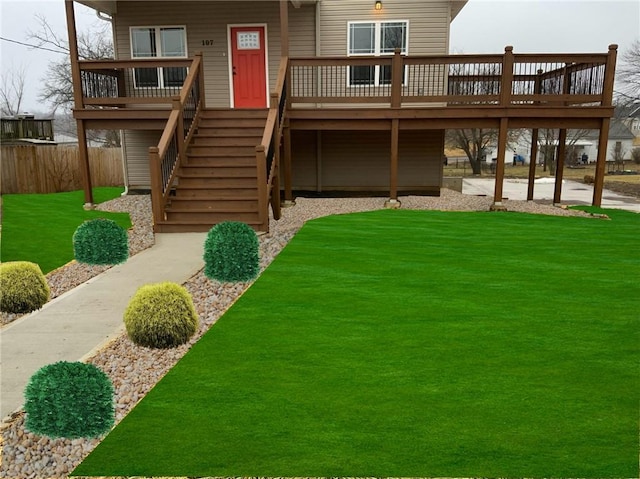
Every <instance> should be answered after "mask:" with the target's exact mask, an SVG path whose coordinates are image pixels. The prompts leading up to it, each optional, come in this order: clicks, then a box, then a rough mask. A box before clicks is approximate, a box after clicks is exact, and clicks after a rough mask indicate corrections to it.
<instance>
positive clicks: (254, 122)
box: [198, 118, 266, 130]
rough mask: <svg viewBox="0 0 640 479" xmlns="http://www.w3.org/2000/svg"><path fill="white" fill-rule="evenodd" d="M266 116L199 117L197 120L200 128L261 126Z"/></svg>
mask: <svg viewBox="0 0 640 479" xmlns="http://www.w3.org/2000/svg"><path fill="white" fill-rule="evenodd" d="M265 123H266V118H201V119H200V121H199V122H198V130H200V128H203V127H204V128H262V129H263V130H264V126H265Z"/></svg>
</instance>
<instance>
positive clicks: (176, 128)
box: [149, 53, 205, 226]
mask: <svg viewBox="0 0 640 479" xmlns="http://www.w3.org/2000/svg"><path fill="white" fill-rule="evenodd" d="M204 98H205V95H204V69H203V66H202V53H196V55H195V58H194V60H193V62H192V63H191V66H190V67H189V74H188V75H187V77H186V78H185V81H184V84H183V85H182V88H181V90H180V95H177V96H175V97H173V99H172V104H171V113H170V114H169V120H168V121H167V125H166V126H165V128H164V131H163V132H162V136H161V137H160V141H159V142H158V146H152V147H150V148H149V170H150V175H151V208H152V211H153V224H154V226H156V225H158V224H159V223H160V222H162V221H163V220H164V219H165V207H166V205H167V202H168V200H169V194H170V193H171V186H172V185H173V182H174V180H175V178H176V173H177V172H178V169H179V168H180V165H181V163H182V162H184V161H185V159H186V156H187V153H186V152H187V148H188V146H189V143H190V142H191V138H192V137H193V134H194V132H195V129H196V127H197V124H198V118H199V117H200V112H201V111H202V110H203V109H204V108H205V104H204Z"/></svg>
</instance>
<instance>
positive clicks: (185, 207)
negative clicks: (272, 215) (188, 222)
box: [167, 196, 258, 211]
mask: <svg viewBox="0 0 640 479" xmlns="http://www.w3.org/2000/svg"><path fill="white" fill-rule="evenodd" d="M190 210H193V211H195V210H198V211H258V197H257V196H254V197H241V196H238V197H233V196H227V197H221V198H218V197H212V196H201V197H188V196H187V197H185V196H174V197H172V198H171V201H170V202H169V206H168V208H167V211H190Z"/></svg>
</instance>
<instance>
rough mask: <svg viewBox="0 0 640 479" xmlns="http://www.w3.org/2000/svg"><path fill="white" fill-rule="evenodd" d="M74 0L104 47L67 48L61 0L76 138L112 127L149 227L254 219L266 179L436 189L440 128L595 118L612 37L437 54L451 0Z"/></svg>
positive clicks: (285, 184)
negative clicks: (571, 45) (604, 44)
mask: <svg viewBox="0 0 640 479" xmlns="http://www.w3.org/2000/svg"><path fill="white" fill-rule="evenodd" d="M79 3H82V4H84V5H87V6H89V7H92V8H95V9H96V10H98V11H100V12H102V14H103V16H104V14H108V15H110V16H111V19H112V23H113V31H114V42H115V51H116V56H117V60H115V61H78V60H77V58H76V57H75V56H74V55H76V52H75V51H74V50H75V49H74V48H73V45H74V44H75V43H76V39H75V37H76V34H75V18H74V9H73V2H70V1H67V2H66V8H67V19H68V25H69V37H70V44H71V45H72V48H71V54H72V71H73V73H74V78H75V81H74V84H75V89H76V105H75V107H76V108H75V110H74V116H75V118H76V120H77V121H78V124H79V125H80V128H79V131H80V132H81V133H80V136H82V135H84V134H85V132H86V130H87V129H108V128H112V129H121V130H123V131H124V134H123V150H124V155H123V156H124V157H125V161H126V171H127V177H128V183H129V184H128V186H129V187H130V189H137V188H140V189H149V188H150V189H151V190H152V197H154V200H153V206H154V224H155V228H156V231H178V230H201V231H202V230H207V229H208V228H210V226H211V225H212V224H215V223H216V222H219V221H222V220H224V219H236V220H239V221H246V222H247V223H249V224H251V225H252V226H253V227H254V228H256V229H258V230H266V229H267V228H268V210H267V208H268V202H271V204H272V209H273V211H274V216H275V217H276V218H277V217H278V215H279V207H280V194H279V193H280V190H281V189H282V190H283V194H284V198H285V200H292V199H293V193H292V192H293V191H294V190H314V191H326V190H338V191H358V190H360V191H385V192H388V193H389V197H390V200H391V202H392V203H395V202H396V201H397V197H398V192H403V191H404V192H417V193H421V194H432V195H438V194H439V192H440V187H441V184H442V163H443V162H442V157H443V151H444V131H445V129H447V128H464V127H467V128H469V127H482V128H496V129H500V130H501V132H502V131H504V132H506V130H507V129H508V128H544V127H561V128H599V127H600V125H601V124H602V122H603V121H604V120H605V119H606V118H609V117H610V116H611V113H612V108H611V107H610V104H611V95H612V88H613V71H614V70H613V69H614V67H615V51H616V50H615V47H611V48H610V50H609V53H601V54H589V55H576V54H573V55H572V54H566V55H549V56H547V57H545V56H544V55H537V56H536V55H517V54H514V53H513V52H512V49H511V48H510V47H508V48H506V49H505V52H504V53H503V54H502V53H501V54H498V55H453V56H449V55H448V50H449V32H450V24H451V21H453V20H454V18H455V17H456V15H457V14H458V13H459V12H460V10H461V9H462V8H463V7H464V5H465V4H466V0H464V1H457V0H382V1H381V2H376V1H374V0H317V1H316V0H291V1H285V0H279V1H276V0H267V1H242V0H237V1H177V0H174V1H155V2H148V1H114V0H81V1H80V2H79ZM378 6H379V8H378ZM506 65H509V67H506V68H505V66H506ZM503 71H504V72H505V73H504V74H502V73H501V72H503ZM596 73H597V74H596ZM563 78H564V80H563ZM176 95H180V97H179V98H176ZM205 105H206V106H205ZM172 108H173V110H172ZM178 132H180V133H178ZM183 132H184V135H182V133H183ZM150 147H152V149H151V150H150ZM499 148H501V149H502V150H501V151H504V149H505V145H504V144H501V145H499ZM502 154H504V153H502ZM86 168H88V167H86ZM502 174H503V172H502V171H501V170H500V168H498V171H497V176H498V180H497V181H496V194H495V197H496V204H497V205H498V206H499V205H501V198H502V177H501V175H502ZM281 182H282V188H281ZM87 184H88V183H87ZM85 199H86V200H87V202H91V201H92V198H91V192H90V190H89V189H88V188H87V191H86V193H85ZM598 201H599V200H597V198H596V197H594V202H598Z"/></svg>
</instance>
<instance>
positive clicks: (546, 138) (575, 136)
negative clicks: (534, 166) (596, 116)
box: [531, 128, 589, 174]
mask: <svg viewBox="0 0 640 479" xmlns="http://www.w3.org/2000/svg"><path fill="white" fill-rule="evenodd" d="M588 134H589V130H567V139H566V141H565V158H564V159H565V163H566V164H576V163H577V162H578V155H577V151H578V149H577V145H576V144H577V143H578V142H579V141H580V140H582V139H583V138H585V137H587V136H588ZM558 136H559V130H556V129H551V128H542V129H540V130H539V133H538V146H539V148H538V150H539V152H540V154H541V155H542V165H543V166H542V170H543V171H547V169H548V170H549V172H550V173H551V174H555V172H556V160H557V158H556V154H557V151H558ZM531 161H535V158H532V160H531Z"/></svg>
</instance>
